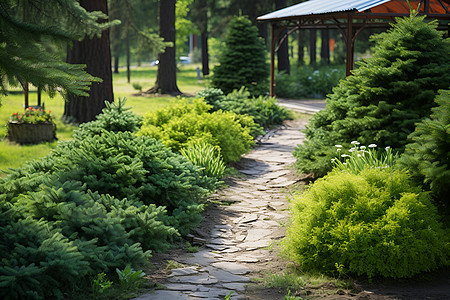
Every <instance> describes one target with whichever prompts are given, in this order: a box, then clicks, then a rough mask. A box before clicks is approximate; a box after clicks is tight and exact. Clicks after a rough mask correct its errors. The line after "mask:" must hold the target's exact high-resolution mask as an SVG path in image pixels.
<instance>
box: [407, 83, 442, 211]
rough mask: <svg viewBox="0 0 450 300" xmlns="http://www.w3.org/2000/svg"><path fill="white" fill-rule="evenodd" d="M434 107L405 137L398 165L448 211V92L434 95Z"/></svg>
mask: <svg viewBox="0 0 450 300" xmlns="http://www.w3.org/2000/svg"><path fill="white" fill-rule="evenodd" d="M436 103H437V104H438V106H437V107H434V108H433V109H432V111H433V112H432V114H431V116H430V118H426V119H424V120H423V121H422V122H420V123H418V124H417V127H416V130H415V131H414V132H413V133H411V135H410V136H409V141H410V143H409V144H407V145H406V151H405V153H404V154H403V155H402V156H401V158H400V165H401V166H402V167H403V168H405V169H407V170H409V171H410V172H411V173H412V175H413V177H414V178H415V179H416V180H417V181H418V182H419V183H420V184H423V186H424V187H425V188H426V190H430V191H431V192H432V195H433V196H434V199H435V201H436V203H437V204H438V205H439V206H440V207H441V208H444V210H445V211H446V212H447V214H449V213H450V187H449V182H450V91H449V90H442V91H440V93H439V95H438V96H437V97H436Z"/></svg>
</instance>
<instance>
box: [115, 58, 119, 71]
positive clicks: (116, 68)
mask: <svg viewBox="0 0 450 300" xmlns="http://www.w3.org/2000/svg"><path fill="white" fill-rule="evenodd" d="M114 74H119V55H116V56H114Z"/></svg>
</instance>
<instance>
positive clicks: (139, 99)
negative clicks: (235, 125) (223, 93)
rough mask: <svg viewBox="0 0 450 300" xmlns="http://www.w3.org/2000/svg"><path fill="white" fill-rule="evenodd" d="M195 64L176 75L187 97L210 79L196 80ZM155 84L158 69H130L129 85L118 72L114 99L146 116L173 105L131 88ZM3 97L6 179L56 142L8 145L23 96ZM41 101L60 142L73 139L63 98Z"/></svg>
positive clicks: (0, 166)
mask: <svg viewBox="0 0 450 300" xmlns="http://www.w3.org/2000/svg"><path fill="white" fill-rule="evenodd" d="M196 67H197V66H196V65H181V66H179V72H178V74H177V83H178V87H179V88H180V90H181V91H182V92H183V93H185V94H187V95H195V94H196V93H197V92H198V91H201V90H203V89H204V88H205V87H206V84H207V80H203V81H199V80H198V79H197V71H196ZM155 81H156V67H137V68H133V69H131V83H127V74H126V70H125V68H121V69H119V74H114V75H113V84H114V97H115V98H116V99H118V98H119V97H126V98H127V99H128V100H127V106H131V107H133V111H134V112H135V113H137V114H145V113H146V112H147V111H150V110H153V109H157V108H159V107H164V106H167V105H170V104H171V103H173V102H174V101H175V99H176V98H174V97H170V96H148V97H143V96H135V95H134V94H136V93H137V92H138V91H137V90H136V89H134V88H133V87H132V83H139V84H140V85H141V86H142V87H143V90H144V91H145V90H147V89H149V88H151V87H152V86H153V84H154V83H155ZM13 91H14V92H13V93H11V94H9V95H8V96H6V97H3V98H2V106H0V124H1V126H0V176H4V173H3V172H2V171H1V170H6V169H8V168H15V167H19V166H21V165H22V164H23V163H24V162H26V161H30V160H33V159H36V158H39V157H43V156H45V155H47V154H48V153H49V152H50V151H51V150H52V149H53V148H55V147H56V144H57V142H51V143H42V144H38V145H28V146H20V145H16V144H12V143H9V142H8V141H7V140H5V139H4V137H5V136H6V131H7V129H6V124H7V122H8V120H9V117H10V116H11V115H12V113H14V112H21V111H22V110H23V103H24V98H23V93H21V92H20V90H19V89H17V90H13ZM36 101H37V96H36V92H35V91H33V90H32V91H31V94H30V105H35V104H36ZM42 102H43V103H44V104H45V109H46V110H49V111H51V112H52V113H53V115H54V116H55V119H56V126H57V131H56V136H57V138H58V140H67V139H70V138H71V136H72V132H73V130H74V129H75V128H76V127H75V126H71V125H67V124H64V123H63V122H62V121H61V116H62V115H63V112H64V100H63V98H62V97H61V95H57V96H56V97H54V98H53V99H52V98H50V97H49V96H48V95H47V94H45V93H44V94H43V95H42Z"/></svg>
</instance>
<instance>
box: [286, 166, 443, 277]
mask: <svg viewBox="0 0 450 300" xmlns="http://www.w3.org/2000/svg"><path fill="white" fill-rule="evenodd" d="M292 217H293V221H292V224H291V225H290V226H289V228H288V230H287V234H286V239H285V240H284V243H285V246H286V248H285V249H286V252H287V253H288V254H289V255H292V257H293V258H294V259H295V260H296V261H297V262H298V263H299V264H301V265H302V266H303V267H304V268H305V269H317V270H320V271H323V272H326V273H336V272H341V273H342V272H344V273H345V272H347V273H351V274H356V275H365V276H368V277H369V278H371V277H378V276H381V277H391V278H404V277H411V276H413V275H415V274H418V273H421V272H427V271H430V270H434V269H436V268H438V267H441V266H444V265H448V264H449V262H450V243H449V242H450V240H449V236H448V234H447V233H446V232H445V231H444V230H443V229H442V224H441V223H440V222H439V221H438V219H439V217H438V214H437V209H436V208H435V207H434V206H433V204H432V203H431V202H430V197H429V195H428V194H427V193H425V192H422V191H421V188H420V187H417V186H415V185H414V183H413V182H412V180H411V179H410V177H409V175H408V174H407V173H405V172H402V171H398V170H393V169H392V168H387V169H365V170H363V171H361V172H360V173H359V175H355V174H352V173H348V172H342V171H341V172H335V171H334V172H331V173H330V174H328V175H327V176H325V177H324V178H322V179H319V180H317V181H316V182H315V183H314V184H313V185H312V186H310V188H309V189H308V190H307V191H306V192H304V193H303V194H302V195H300V196H298V197H296V198H294V199H293V200H292Z"/></svg>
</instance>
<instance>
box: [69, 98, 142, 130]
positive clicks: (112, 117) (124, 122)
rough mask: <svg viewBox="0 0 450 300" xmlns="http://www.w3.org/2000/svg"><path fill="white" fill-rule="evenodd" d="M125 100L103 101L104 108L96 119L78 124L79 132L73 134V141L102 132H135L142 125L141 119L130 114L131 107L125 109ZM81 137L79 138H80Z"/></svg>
mask: <svg viewBox="0 0 450 300" xmlns="http://www.w3.org/2000/svg"><path fill="white" fill-rule="evenodd" d="M125 103H126V98H119V100H118V101H117V103H116V102H109V101H105V105H106V107H105V108H104V109H103V110H102V113H101V114H99V115H98V116H97V119H96V120H94V121H91V122H87V123H83V124H80V127H79V130H76V131H75V132H74V136H73V138H74V139H83V136H84V135H90V136H93V135H98V134H101V133H102V132H103V131H113V132H124V131H129V132H137V131H138V130H139V128H140V127H141V124H142V117H141V116H139V115H135V114H134V113H133V112H131V107H125ZM80 135H81V136H80Z"/></svg>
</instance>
